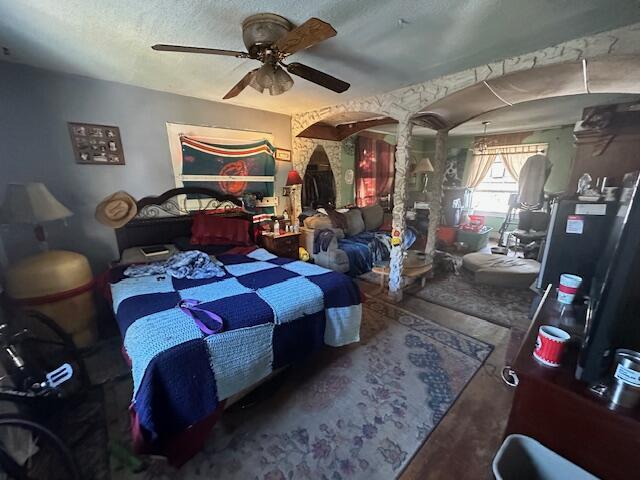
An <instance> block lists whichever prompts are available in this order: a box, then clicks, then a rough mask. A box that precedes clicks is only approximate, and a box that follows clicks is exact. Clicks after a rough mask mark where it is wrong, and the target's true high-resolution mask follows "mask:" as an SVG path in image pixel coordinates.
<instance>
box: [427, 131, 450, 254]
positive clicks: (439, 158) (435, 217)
mask: <svg viewBox="0 0 640 480" xmlns="http://www.w3.org/2000/svg"><path fill="white" fill-rule="evenodd" d="M448 136H449V131H448V130H438V131H437V132H436V152H435V156H434V159H433V173H432V174H431V175H430V176H429V185H431V188H430V189H429V191H430V193H431V201H430V202H429V203H430V206H429V232H428V234H427V245H426V247H425V252H426V253H427V254H428V255H433V252H434V251H435V249H436V229H437V228H438V225H439V224H440V212H441V208H442V181H443V180H444V171H445V169H446V165H447V137H448Z"/></svg>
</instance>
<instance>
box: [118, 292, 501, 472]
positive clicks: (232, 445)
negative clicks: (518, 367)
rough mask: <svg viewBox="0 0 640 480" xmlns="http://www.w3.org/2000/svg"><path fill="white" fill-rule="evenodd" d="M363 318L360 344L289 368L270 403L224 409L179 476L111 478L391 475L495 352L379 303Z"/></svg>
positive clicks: (328, 351)
mask: <svg viewBox="0 0 640 480" xmlns="http://www.w3.org/2000/svg"><path fill="white" fill-rule="evenodd" d="M363 311H364V315H363V317H364V318H363V324H362V331H361V342H360V343H359V344H356V345H351V346H348V347H343V348H340V349H330V348H327V349H325V350H323V351H322V352H320V353H318V354H316V355H315V356H314V357H313V358H312V359H311V360H310V361H309V362H308V363H307V364H305V365H296V366H295V367H294V368H293V369H292V370H291V371H290V373H289V374H288V376H287V377H286V380H285V382H284V385H283V386H282V387H281V388H280V389H279V390H278V391H277V392H276V393H275V394H274V395H273V396H272V397H270V398H268V399H267V400H263V401H262V402H261V403H258V404H256V405H253V406H251V407H249V408H246V409H239V408H233V407H232V408H230V409H229V410H228V411H227V412H225V414H224V415H223V416H222V419H221V420H220V422H219V423H218V424H217V425H216V427H215V429H214V432H213V435H212V436H211V439H210V440H209V443H208V444H207V445H206V447H205V449H204V451H202V452H201V453H199V454H198V455H197V456H196V457H194V458H193V459H192V460H190V461H189V462H188V463H187V464H186V465H184V466H183V467H182V468H181V469H180V470H179V471H177V472H176V471H173V470H171V469H170V468H169V467H166V466H164V465H158V464H156V465H154V467H153V468H152V469H151V470H150V471H147V472H144V473H141V474H139V475H133V474H131V473H130V472H128V471H125V470H120V471H119V472H118V471H114V472H112V473H113V478H114V479H116V478H176V479H177V478H180V479H195V478H220V479H222V478H224V479H259V480H285V479H287V480H288V479H333V480H339V479H367V480H375V479H385V480H387V479H393V478H397V477H398V475H399V474H400V473H401V471H402V470H403V468H404V467H405V466H406V465H407V464H408V462H409V461H410V460H411V458H412V457H413V455H414V454H415V453H416V451H417V450H418V449H419V448H420V446H421V445H422V443H423V442H424V441H425V439H426V438H427V436H428V435H429V433H430V432H431V431H432V430H433V429H434V428H435V426H436V425H437V424H438V422H439V421H440V420H441V419H442V418H443V416H444V415H445V414H446V412H447V410H448V409H449V407H450V406H451V405H452V404H453V402H454V401H455V400H456V398H457V397H458V395H459V394H460V393H461V392H462V390H463V389H464V387H465V386H466V384H467V383H468V382H469V381H470V380H471V378H472V377H473V375H474V374H475V372H476V371H477V370H478V369H479V368H480V366H481V365H482V363H483V362H484V360H485V359H486V358H487V356H488V355H489V353H490V352H491V350H492V348H493V347H492V346H491V345H488V344H486V343H483V342H480V341H478V340H475V339H473V338H471V337H467V336H466V335H463V334H461V333H458V332H455V331H453V330H449V329H446V328H443V327H441V326H439V325H437V324H435V323H433V322H430V321H429V320H425V319H423V318H420V317H417V316H415V315H411V314H407V313H405V312H404V311H400V310H398V309H396V308H395V307H393V306H392V305H389V304H386V303H383V302H380V301H378V300H373V299H370V300H367V302H366V304H365V308H364V309H363ZM122 390H123V392H124V393H123V394H124V395H125V397H124V398H120V399H118V400H120V401H114V402H108V405H111V408H116V407H117V408H118V409H122V408H123V406H122V405H121V404H122V403H124V408H125V411H120V412H119V413H118V414H119V415H120V418H121V420H122V421H121V425H120V428H116V429H115V432H116V434H121V435H122V434H126V431H127V428H126V420H125V419H126V402H127V397H126V395H130V390H129V391H128V392H127V388H124V389H122ZM118 404H120V405H118ZM112 427H113V426H112ZM112 432H113V429H112ZM112 435H113V433H112ZM121 441H122V442H126V441H127V440H126V437H124V438H122V439H121Z"/></svg>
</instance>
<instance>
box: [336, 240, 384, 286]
mask: <svg viewBox="0 0 640 480" xmlns="http://www.w3.org/2000/svg"><path fill="white" fill-rule="evenodd" d="M338 246H339V247H340V248H341V249H342V250H344V251H345V253H346V254H347V257H349V275H351V276H352V277H357V276H358V275H362V274H363V273H366V272H368V271H370V270H371V267H373V264H374V262H381V261H385V260H389V258H390V256H391V237H390V236H389V234H387V233H381V232H362V233H359V234H357V235H353V236H351V237H346V238H343V239H342V240H338Z"/></svg>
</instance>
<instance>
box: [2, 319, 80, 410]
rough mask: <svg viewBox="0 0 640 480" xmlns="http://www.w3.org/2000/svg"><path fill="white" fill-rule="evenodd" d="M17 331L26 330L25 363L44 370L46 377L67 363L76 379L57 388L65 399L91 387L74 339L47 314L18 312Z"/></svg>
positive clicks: (13, 323) (24, 339)
mask: <svg viewBox="0 0 640 480" xmlns="http://www.w3.org/2000/svg"><path fill="white" fill-rule="evenodd" d="M12 327H13V328H14V329H15V330H21V329H24V330H26V333H25V334H24V335H22V336H21V337H20V340H19V341H20V344H21V346H23V347H25V348H23V349H22V350H23V351H22V353H23V354H24V355H25V357H26V359H25V360H26V361H27V362H29V363H30V364H32V365H33V366H34V367H35V366H37V367H38V368H40V369H41V370H43V374H44V373H46V372H50V371H51V370H53V369H55V368H58V367H59V366H60V365H62V364H63V363H68V364H69V365H71V367H72V368H73V377H71V379H69V380H68V381H66V382H65V383H63V384H62V385H60V387H58V389H59V391H60V392H61V394H62V396H63V397H64V398H69V397H72V396H74V395H76V394H78V393H81V392H83V391H84V390H86V388H87V387H88V386H89V385H90V380H89V375H88V374H87V368H86V366H85V363H84V360H83V358H82V356H81V355H80V352H79V351H78V348H77V347H76V346H75V344H74V343H73V339H72V338H71V336H70V335H68V334H67V333H66V332H65V331H64V330H63V329H62V328H60V326H59V325H58V324H57V323H56V322H54V321H53V320H52V319H51V318H49V317H47V316H46V315H44V314H42V313H40V312H37V311H34V310H29V311H25V312H20V313H17V315H16V317H14V319H13V321H12Z"/></svg>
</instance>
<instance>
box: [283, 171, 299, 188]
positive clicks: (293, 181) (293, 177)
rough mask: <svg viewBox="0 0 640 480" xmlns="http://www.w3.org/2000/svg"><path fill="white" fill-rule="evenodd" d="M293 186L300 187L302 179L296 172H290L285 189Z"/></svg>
mask: <svg viewBox="0 0 640 480" xmlns="http://www.w3.org/2000/svg"><path fill="white" fill-rule="evenodd" d="M294 185H302V178H300V174H299V173H298V172H297V170H291V171H290V172H289V175H287V187H292V186H294Z"/></svg>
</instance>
